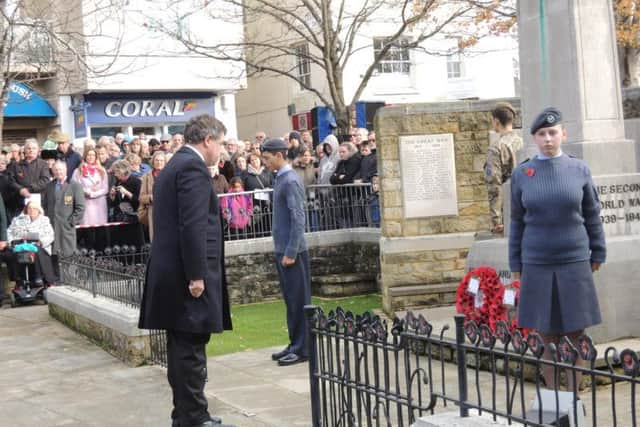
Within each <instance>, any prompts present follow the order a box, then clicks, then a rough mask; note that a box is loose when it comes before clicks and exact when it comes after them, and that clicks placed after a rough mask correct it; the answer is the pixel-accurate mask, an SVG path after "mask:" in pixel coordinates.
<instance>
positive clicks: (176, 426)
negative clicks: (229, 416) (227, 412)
mask: <svg viewBox="0 0 640 427" xmlns="http://www.w3.org/2000/svg"><path fill="white" fill-rule="evenodd" d="M208 422H209V421H206V422H205V423H204V424H201V425H208V424H207V423H208ZM211 422H212V423H213V424H211V425H213V426H216V427H224V426H223V424H222V418H220V417H216V416H215V415H212V416H211ZM171 427H180V421H178V420H177V419H175V418H174V419H172V420H171Z"/></svg>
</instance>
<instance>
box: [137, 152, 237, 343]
mask: <svg viewBox="0 0 640 427" xmlns="http://www.w3.org/2000/svg"><path fill="white" fill-rule="evenodd" d="M223 245H224V241H223V238H222V227H221V220H220V203H219V202H218V197H217V196H216V194H215V192H214V191H213V186H212V185H211V175H210V174H209V171H208V169H207V167H206V166H205V164H204V162H203V161H202V160H201V159H200V157H199V156H198V155H197V154H196V153H194V152H193V150H192V149H191V148H189V147H182V148H181V149H180V150H179V151H178V152H177V153H176V154H175V155H174V156H173V157H172V158H171V161H170V162H169V163H167V166H166V167H165V168H164V169H163V170H162V173H161V174H159V175H158V177H157V178H156V181H155V184H154V186H153V242H152V245H151V255H150V257H149V263H148V265H147V276H146V283H145V288H144V293H143V297H142V304H141V307H140V323H139V326H140V328H144V329H169V330H177V331H184V332H192V333H211V332H221V331H222V330H224V329H231V316H230V310H229V298H228V294H227V285H226V278H225V271H224V252H223V250H224V246H223ZM197 279H204V281H205V290H204V293H203V294H202V295H201V296H200V298H193V297H192V296H191V294H190V293H189V281H190V280H197Z"/></svg>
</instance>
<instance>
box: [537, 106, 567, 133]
mask: <svg viewBox="0 0 640 427" xmlns="http://www.w3.org/2000/svg"><path fill="white" fill-rule="evenodd" d="M560 123H562V113H561V112H560V110H558V109H557V108H555V107H548V108H545V109H544V110H542V112H541V113H540V114H538V116H537V117H536V118H535V119H534V120H533V123H531V135H534V134H535V133H536V132H537V131H538V129H542V128H549V127H552V126H555V125H559V124H560Z"/></svg>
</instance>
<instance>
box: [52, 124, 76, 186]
mask: <svg viewBox="0 0 640 427" xmlns="http://www.w3.org/2000/svg"><path fill="white" fill-rule="evenodd" d="M49 140H51V141H53V142H55V143H56V144H58V153H57V155H58V157H57V159H58V160H61V161H63V162H65V163H66V164H67V180H70V179H71V175H72V174H73V171H75V170H76V168H77V167H78V166H79V165H80V163H81V162H82V157H80V154H78V153H76V152H75V151H73V148H72V147H71V138H70V137H69V135H67V134H66V133H64V132H60V131H59V130H54V131H53V132H51V134H50V135H49Z"/></svg>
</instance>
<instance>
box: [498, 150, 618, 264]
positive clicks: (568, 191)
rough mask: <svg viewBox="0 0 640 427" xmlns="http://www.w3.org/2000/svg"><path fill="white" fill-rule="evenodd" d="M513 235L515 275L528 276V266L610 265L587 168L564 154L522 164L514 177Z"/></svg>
mask: <svg viewBox="0 0 640 427" xmlns="http://www.w3.org/2000/svg"><path fill="white" fill-rule="evenodd" d="M509 233H510V234H509V267H510V268H511V271H522V264H561V263H570V262H577V261H586V260H591V261H592V262H599V263H602V262H604V261H605V258H606V248H605V239H604V231H603V229H602V222H601V221H600V201H599V200H598V194H597V193H596V190H595V187H594V186H593V181H592V179H591V171H590V170H589V167H588V166H587V165H586V163H584V162H583V161H582V160H579V159H576V158H573V157H569V156H567V155H566V154H563V155H561V156H559V157H556V158H553V159H547V160H541V159H538V158H537V157H535V158H533V159H531V160H528V161H526V162H524V163H522V164H520V165H519V166H518V167H517V168H516V169H515V170H514V172H513V175H512V177H511V229H510V232H509Z"/></svg>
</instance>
